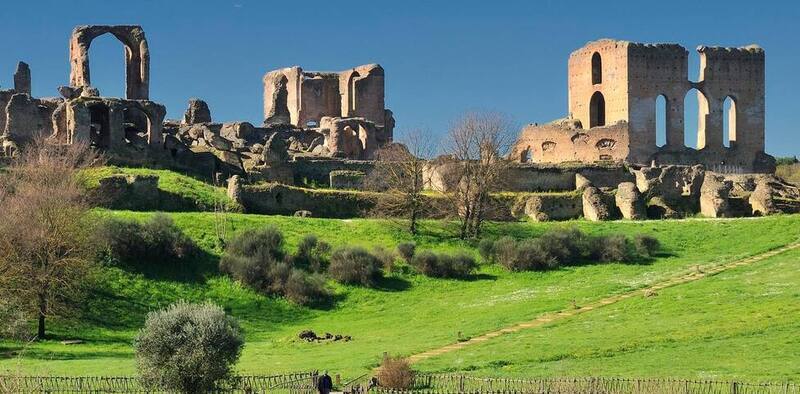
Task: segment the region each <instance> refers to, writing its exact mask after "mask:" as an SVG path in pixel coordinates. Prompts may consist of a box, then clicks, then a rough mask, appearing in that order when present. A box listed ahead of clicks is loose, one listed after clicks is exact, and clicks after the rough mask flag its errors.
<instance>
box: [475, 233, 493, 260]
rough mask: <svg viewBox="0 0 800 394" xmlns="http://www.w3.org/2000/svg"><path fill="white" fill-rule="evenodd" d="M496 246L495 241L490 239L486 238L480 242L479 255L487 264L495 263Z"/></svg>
mask: <svg viewBox="0 0 800 394" xmlns="http://www.w3.org/2000/svg"><path fill="white" fill-rule="evenodd" d="M494 245H495V241H494V240H493V239H489V238H484V239H482V240H481V241H480V242H478V253H479V254H480V255H481V257H482V258H483V261H485V262H487V263H493V262H494V261H495V252H494Z"/></svg>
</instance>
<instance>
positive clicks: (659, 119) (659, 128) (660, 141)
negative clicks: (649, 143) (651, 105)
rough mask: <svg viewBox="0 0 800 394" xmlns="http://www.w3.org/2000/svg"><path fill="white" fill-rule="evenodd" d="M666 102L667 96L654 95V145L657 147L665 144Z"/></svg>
mask: <svg viewBox="0 0 800 394" xmlns="http://www.w3.org/2000/svg"><path fill="white" fill-rule="evenodd" d="M668 103H669V101H668V100H667V96H665V95H663V94H660V95H658V97H656V146H659V147H661V146H665V145H666V144H667V123H668V120H667V113H668V111H669V109H668V107H667V106H668Z"/></svg>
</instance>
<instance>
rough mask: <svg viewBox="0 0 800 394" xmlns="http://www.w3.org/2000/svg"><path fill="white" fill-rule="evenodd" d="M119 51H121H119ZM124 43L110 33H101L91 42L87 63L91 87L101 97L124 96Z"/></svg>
mask: <svg viewBox="0 0 800 394" xmlns="http://www.w3.org/2000/svg"><path fill="white" fill-rule="evenodd" d="M120 52H121V53H120ZM126 56H127V53H126V48H125V45H124V44H122V43H121V42H120V41H119V40H118V39H117V38H116V37H114V35H113V34H111V33H106V34H103V35H101V36H99V37H97V38H95V39H94V40H92V43H91V51H89V63H90V64H91V65H92V69H91V75H90V77H91V84H92V87H94V88H97V89H98V90H99V91H100V95H101V96H103V97H125V96H126V93H125V89H126V88H125V86H126V83H127V82H126V71H125V58H126Z"/></svg>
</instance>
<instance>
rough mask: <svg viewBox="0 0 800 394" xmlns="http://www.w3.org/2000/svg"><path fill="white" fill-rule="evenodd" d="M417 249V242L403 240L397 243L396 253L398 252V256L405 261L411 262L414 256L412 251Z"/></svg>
mask: <svg viewBox="0 0 800 394" xmlns="http://www.w3.org/2000/svg"><path fill="white" fill-rule="evenodd" d="M416 251H417V244H415V243H414V242H403V243H401V244H398V245H397V253H399V254H400V257H402V258H403V260H404V261H405V262H406V263H409V264H410V263H411V259H412V258H414V253H415V252H416Z"/></svg>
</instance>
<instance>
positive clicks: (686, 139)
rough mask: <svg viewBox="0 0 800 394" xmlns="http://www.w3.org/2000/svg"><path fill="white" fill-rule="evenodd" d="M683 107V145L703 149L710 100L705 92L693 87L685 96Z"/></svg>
mask: <svg viewBox="0 0 800 394" xmlns="http://www.w3.org/2000/svg"><path fill="white" fill-rule="evenodd" d="M683 108H684V112H683V125H684V130H683V145H684V146H687V147H690V148H695V149H702V148H703V147H705V129H706V115H708V100H707V99H706V96H705V95H704V94H703V92H701V91H699V90H697V89H694V88H692V89H689V91H688V92H687V93H686V96H684V98H683Z"/></svg>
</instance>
